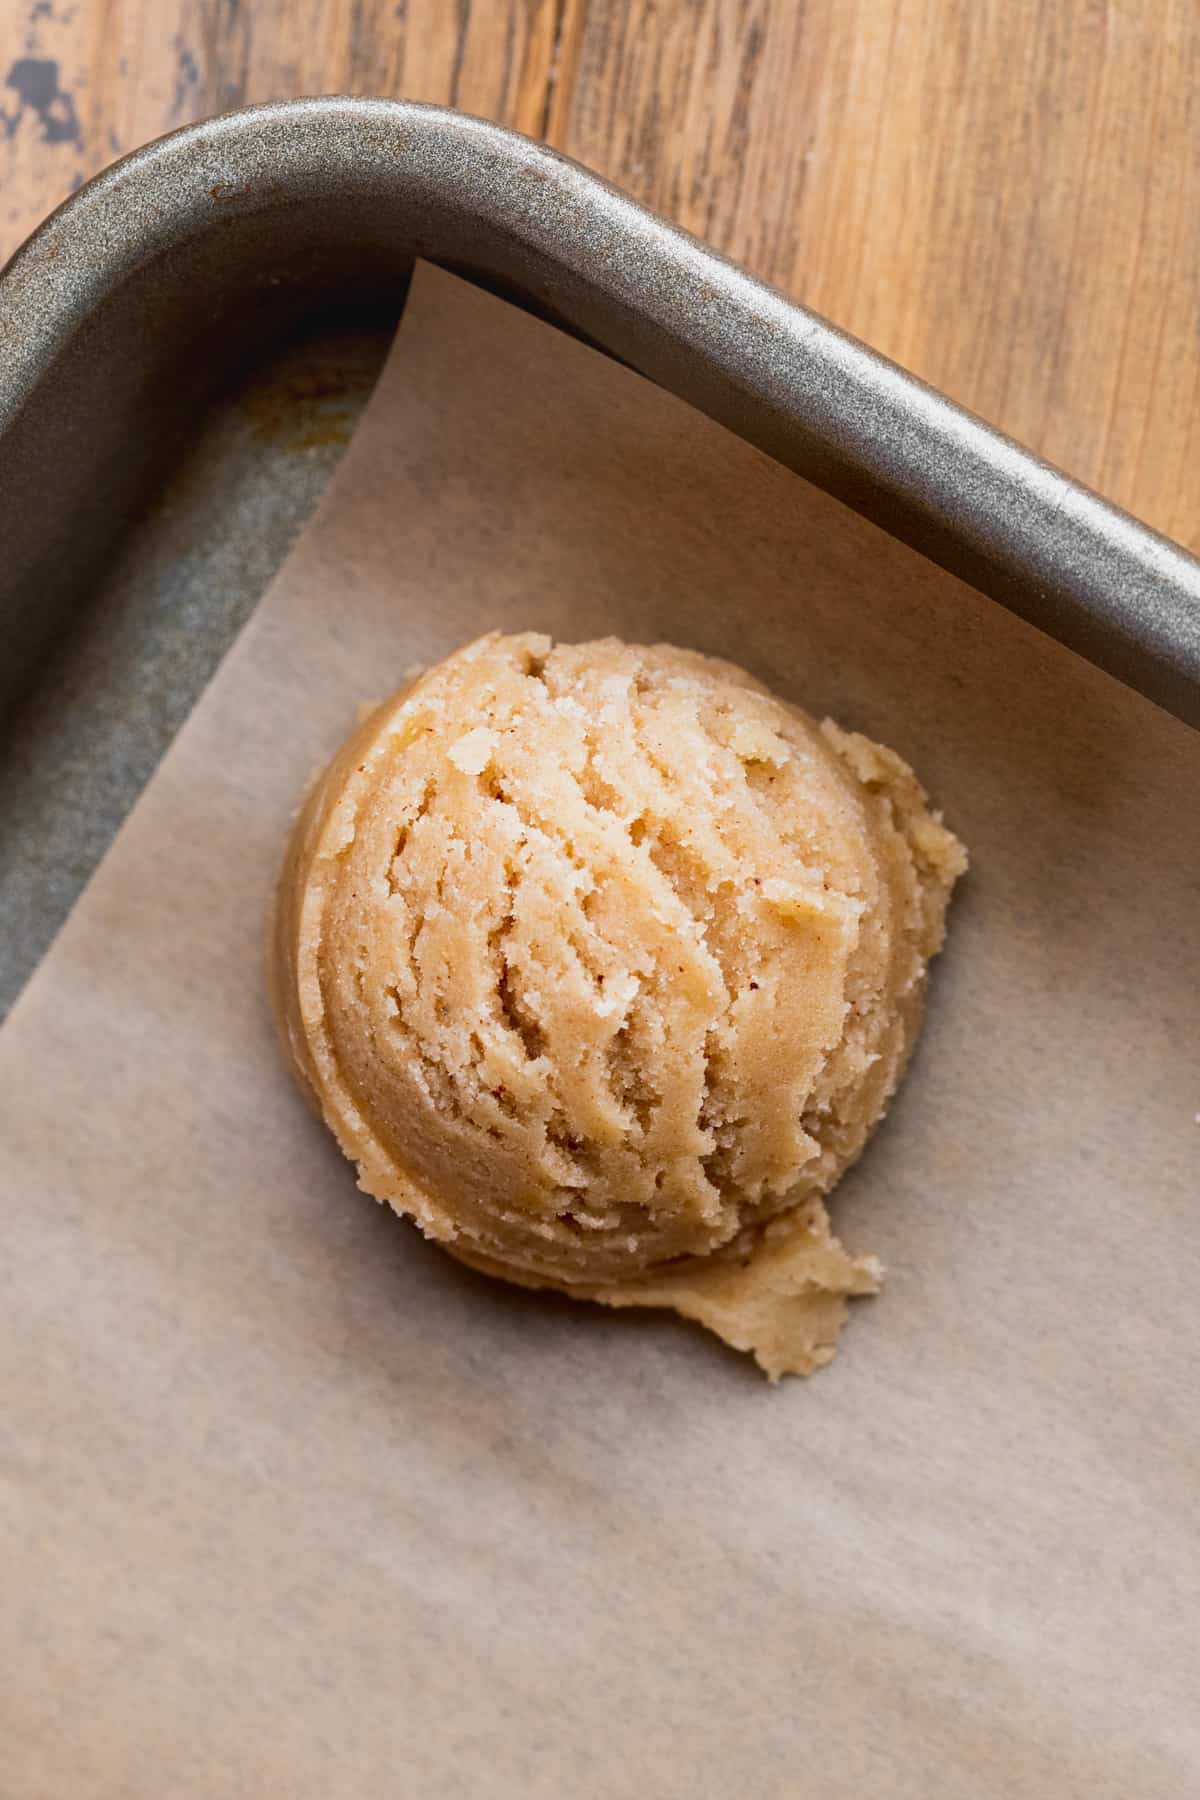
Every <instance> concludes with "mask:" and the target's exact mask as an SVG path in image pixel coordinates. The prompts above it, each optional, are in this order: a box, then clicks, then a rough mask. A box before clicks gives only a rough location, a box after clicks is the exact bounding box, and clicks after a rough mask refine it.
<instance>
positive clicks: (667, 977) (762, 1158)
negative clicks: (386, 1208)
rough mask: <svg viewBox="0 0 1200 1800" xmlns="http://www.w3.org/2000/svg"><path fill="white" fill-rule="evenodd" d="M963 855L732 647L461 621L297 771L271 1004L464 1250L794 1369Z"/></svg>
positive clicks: (844, 1260)
mask: <svg viewBox="0 0 1200 1800" xmlns="http://www.w3.org/2000/svg"><path fill="white" fill-rule="evenodd" d="M965 866H966V857H965V854H964V852H963V849H962V846H961V845H960V844H959V842H958V840H957V839H956V838H955V837H954V836H953V834H952V833H951V832H950V831H948V830H947V829H946V827H945V826H944V825H943V824H942V823H941V821H940V818H939V817H938V816H937V815H936V814H935V813H932V812H931V811H930V809H929V806H928V803H927V800H926V796H925V794H924V792H923V790H922V789H921V787H920V786H919V784H918V782H917V781H916V779H915V777H914V776H913V774H912V771H911V770H910V769H909V768H908V767H907V765H906V764H905V763H904V762H902V761H901V759H900V758H899V757H898V756H896V755H894V754H893V752H891V751H889V750H885V749H883V748H882V747H880V746H879V745H877V744H874V743H872V742H870V741H869V740H868V739H866V738H863V737H860V736H857V735H855V734H852V733H846V732H843V731H841V730H839V728H838V727H837V726H835V725H833V724H832V723H831V722H829V721H826V723H825V724H824V725H821V726H818V725H817V724H816V722H815V721H814V720H812V719H810V718H809V717H808V716H807V715H806V714H805V713H803V712H801V711H800V710H799V709H798V708H796V707H794V706H790V705H787V704H786V703H784V702H783V701H781V700H779V699H777V698H775V697H774V696H773V695H772V694H770V693H769V692H768V691H767V690H766V689H765V688H763V687H762V686H761V685H760V684H759V683H758V682H756V681H755V680H753V679H752V677H751V676H749V675H747V674H746V673H744V671H742V670H741V669H738V668H735V667H734V666H733V665H731V664H729V663H724V662H718V661H715V660H713V659H711V658H708V657H704V656H700V655H698V654H696V653H694V652H691V651H686V650H678V649H673V648H670V647H668V646H665V645H658V646H655V647H651V648H648V647H644V646H636V645H628V644H624V643H620V642H618V641H616V640H614V639H607V640H604V641H602V642H598V643H590V644H575V645H553V644H552V643H551V641H550V639H549V638H545V637H541V636H537V635H534V634H525V635H521V636H514V637H502V636H499V635H498V634H492V635H491V636H488V637H485V638H481V639H480V640H478V641H477V642H476V643H473V644H470V645H468V646H467V647H466V648H465V649H463V650H460V651H458V652H456V654H454V655H453V656H450V657H448V658H447V659H446V660H445V661H444V662H442V663H440V664H438V665H437V667H435V668H433V669H430V670H428V671H427V672H425V673H424V674H423V675H421V676H420V677H419V679H417V680H416V681H415V682H414V683H413V684H412V685H411V686H410V687H408V688H407V689H404V690H402V691H401V692H400V693H399V694H397V695H396V696H395V697H394V698H393V699H392V700H391V701H388V702H386V703H385V704H384V705H383V706H382V707H379V708H378V709H376V710H375V711H374V712H373V713H372V714H371V716H370V718H369V719H367V720H365V721H364V722H363V723H362V724H361V725H360V727H359V729H358V731H357V732H356V733H355V735H354V736H353V737H352V738H351V739H350V741H349V742H348V743H347V744H346V746H345V747H344V748H343V750H342V751H341V752H340V753H339V755H338V756H336V757H335V758H334V760H333V762H332V763H331V764H330V766H329V768H328V769H327V770H326V772H325V774H324V775H323V776H322V777H321V778H320V780H319V781H318V782H317V784H316V786H315V787H314V789H313V790H312V792H311V793H310V795H309V797H308V800H307V803H306V804H305V806H304V808H303V811H302V812H301V814H300V817H299V819H298V820H297V823H296V826H295V829H294V832H293V836H292V841H291V845H290V848H289V851H288V855H287V858H286V862H285V866H284V869H283V872H282V876H281V879H280V886H279V893H278V899H277V905H276V915H275V926H274V938H273V982H274V990H275V1001H276V1008H277V1012H278V1016H279V1021H280V1026H281V1030H282V1034H283V1038H284V1042H285V1046H286V1049H287V1052H288V1055H289V1058H290V1060H291V1062H292V1064H293V1066H294V1068H295V1070H296V1072H297V1073H298V1075H299V1077H300V1079H301V1081H302V1083H303V1085H304V1086H305V1088H306V1089H307V1090H308V1092H309V1094H310V1096H311V1098H312V1100H313V1101H314V1102H315V1104H316V1106H317V1108H318V1110H319V1111H320V1113H321V1115H322V1116H323V1117H324V1119H325V1121H326V1123H327V1124H328V1125H329V1127H330V1129H331V1130H332V1131H333V1132H334V1134H335V1136H336V1137H337V1140H338V1142H339V1144H340V1145H341V1147H342V1149H343V1151H344V1152H345V1153H346V1155H347V1156H348V1157H350V1158H351V1159H352V1160H353V1161H354V1162H355V1163H356V1164H357V1166H358V1172H359V1182H360V1185H361V1186H362V1187H363V1188H364V1189H365V1190H366V1191H367V1192H368V1193H369V1194H373V1195H374V1196H375V1197H376V1198H378V1199H380V1200H386V1201H388V1202H389V1203H390V1204H391V1205H392V1206H393V1207H395V1209H396V1210H397V1211H398V1212H401V1213H404V1214H407V1215H408V1216H410V1217H412V1218H413V1219H415V1220H416V1222H417V1223H418V1224H419V1225H420V1226H421V1228H422V1230H423V1231H425V1232H426V1233H427V1235H429V1236H430V1237H432V1238H435V1239H437V1240H438V1241H439V1242H440V1243H442V1244H443V1245H444V1246H445V1247H446V1248H447V1249H448V1250H450V1251H451V1252H452V1253H453V1254H454V1255H456V1256H458V1257H460V1258H461V1259H462V1260H463V1261H464V1262H467V1263H469V1264H471V1265H472V1266H474V1267H476V1268H479V1269H482V1270H484V1271H486V1272H487V1273H490V1274H494V1275H499V1276H503V1277H505V1278H507V1279H508V1280H511V1281H517V1282H520V1283H522V1284H524V1285H527V1286H534V1287H555V1288H560V1289H562V1290H564V1291H565V1292H567V1293H571V1294H574V1295H577V1296H579V1297H581V1298H587V1299H593V1300H599V1301H603V1302H604V1303H606V1304H608V1305H612V1306H669V1307H673V1308H675V1309H676V1310H677V1311H678V1312H680V1313H683V1314H685V1315H686V1316H688V1317H689V1318H693V1319H697V1320H699V1321H700V1322H701V1323H702V1324H704V1325H706V1326H708V1327H709V1329H710V1330H712V1331H714V1332H716V1333H717V1334H718V1335H719V1336H720V1337H722V1338H724V1339H725V1340H726V1342H728V1343H730V1344H732V1345H734V1346H735V1347H736V1348H738V1349H740V1350H748V1351H751V1352H752V1353H753V1354H754V1355H755V1357H756V1358H757V1359H758V1361H759V1363H760V1364H761V1365H762V1367H763V1368H764V1369H765V1370H766V1371H767V1373H768V1374H769V1375H770V1376H771V1377H772V1378H776V1377H778V1376H779V1375H781V1374H784V1373H789V1372H797V1373H802V1374H807V1373H809V1372H810V1371H811V1370H813V1369H814V1368H817V1367H819V1366H820V1365H821V1364H822V1363H824V1362H827V1361H828V1360H829V1358H830V1356H831V1355H832V1354H833V1347H834V1344H835V1341H836V1338H837V1335H838V1332H839V1330H840V1328H841V1325H842V1323H843V1320H844V1317H845V1313H846V1299H847V1297H848V1296H851V1295H855V1294H866V1293H873V1292H874V1291H875V1290H876V1288H877V1286H878V1283H879V1278H880V1270H879V1267H878V1264H877V1263H876V1262H875V1260H874V1259H873V1258H870V1257H866V1258H862V1259H855V1258H853V1257H851V1256H849V1255H848V1254H847V1252H846V1251H845V1250H844V1249H843V1248H842V1246H841V1245H840V1244H839V1243H838V1242H837V1240H836V1239H835V1238H834V1237H833V1236H832V1235H831V1233H830V1230H829V1222H828V1218H827V1215H826V1212H825V1208H824V1205H823V1203H822V1196H824V1195H825V1194H827V1193H828V1191H829V1190H830V1188H832V1187H833V1185H834V1184H835V1182H836V1181H837V1180H838V1178H839V1176H840V1175H841V1174H842V1172H843V1171H844V1170H845V1169H846V1168H847V1167H848V1166H849V1164H850V1163H852V1162H853V1161H854V1159H855V1158H856V1157H857V1156H858V1154H859V1152H860V1151H861V1150H862V1147H863V1145H864V1143H865V1141H866V1139H867V1136H868V1134H869V1132H870V1131H871V1129H872V1127H873V1126H874V1125H875V1124H876V1123H877V1122H878V1120H879V1119H880V1118H881V1117H882V1115H883V1111H884V1108H885V1106H886V1103H887V1100H888V1098H889V1096H890V1095H891V1093H892V1092H893V1090H894V1089H895V1087H896V1084H897V1082H898V1081H899V1079H900V1076H901V1074H902V1072H903V1068H904V1064H905V1061H906V1059H907V1056H908V1053H909V1051H910V1049H911V1047H912V1043H913V1040H914V1037H915V1035H916V1032H917V1029H918V1026H919V1022H920V1016H921V1006H922V1000H923V993H924V986H925V973H926V966H927V963H928V960H929V958H930V957H931V956H932V955H933V954H934V953H935V952H936V951H937V950H938V949H939V947H940V945H941V942H942V936H943V921H944V915H945V910H946V905H947V901H948V899H949V896H950V891H951V889H952V887H953V885H954V882H955V880H956V878H957V877H958V876H959V875H960V874H961V872H962V870H963V869H964V867H965Z"/></svg>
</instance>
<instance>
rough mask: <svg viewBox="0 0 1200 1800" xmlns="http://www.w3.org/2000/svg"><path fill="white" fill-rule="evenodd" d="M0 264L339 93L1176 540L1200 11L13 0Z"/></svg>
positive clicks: (1191, 504)
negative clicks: (703, 252) (864, 357)
mask: <svg viewBox="0 0 1200 1800" xmlns="http://www.w3.org/2000/svg"><path fill="white" fill-rule="evenodd" d="M0 71H4V72H6V73H5V74H4V75H3V76H0V79H3V80H4V81H5V82H6V85H5V86H4V88H3V111H2V123H3V128H4V129H3V141H2V142H0V152H2V158H3V161H2V164H0V251H2V250H6V249H9V248H11V247H13V245H14V244H15V243H16V242H17V241H19V239H20V237H21V236H23V235H24V233H25V232H26V231H27V230H28V229H29V228H30V227H31V226H32V225H33V224H34V223H35V222H36V220H37V219H38V218H39V217H41V216H42V214H44V213H45V212H46V211H47V210H48V209H49V208H50V207H51V206H52V205H54V204H55V203H56V202H57V201H58V200H59V199H60V198H62V196H63V195H64V194H65V193H66V192H67V191H69V190H70V189H71V188H72V187H73V186H76V185H78V183H79V182H80V181H81V180H83V179H84V178H86V176H87V175H89V174H91V173H93V172H94V171H95V170H96V169H97V168H99V167H102V166H103V164H104V163H106V162H108V161H109V160H111V158H112V157H113V156H114V155H117V154H119V153H120V152H121V151H122V150H125V149H128V148H131V147H132V146H133V145H135V144H137V143H139V142H141V141H143V140H145V139H146V138H148V137H152V136H154V135H156V134H157V133H158V132H161V131H164V130H168V129H170V128H171V127H172V126H174V125H178V124H182V123H184V122H186V121H187V120H188V119H192V118H197V117H202V116H204V115H205V114H206V113H210V112H213V111H217V110H219V109H221V108H223V107H229V106H236V105H241V104H244V103H247V102H249V101H253V100H263V99H271V98H277V97H281V96H283V95H287V94H294V93H312V92H329V91H335V90H342V91H350V92H359V93H377V94H404V95H407V96H409V97H412V98H418V99H427V100H441V101H445V102H448V103H449V104H453V105H458V106H462V107H464V108H466V109H468V110H470V111H475V112H480V113H483V114H485V115H487V116H489V117H492V118H497V119H500V120H502V121H504V122H505V123H508V124H513V125H516V126H517V127H518V128H520V129H521V130H524V131H529V132H531V133H533V134H535V135H541V136H545V137H547V138H548V139H549V140H550V141H551V142H553V143H555V144H557V145H558V146H559V147H560V148H563V149H566V150H568V151H569V152H570V153H571V154H573V155H575V156H578V157H580V159H581V160H583V161H584V162H588V163H590V164H591V165H592V166H593V167H595V168H597V169H599V170H600V171H601V172H602V173H604V174H606V175H608V176H609V177H610V178H611V179H613V180H615V181H617V182H618V183H619V184H620V185H621V186H623V187H626V188H628V189H629V190H630V191H631V192H632V193H634V194H635V195H637V196H638V197H639V198H641V199H643V200H646V201H647V202H648V203H649V204H651V205H652V206H654V207H656V208H657V209H658V210H660V211H662V212H665V213H667V214H668V215H670V216H672V217H674V218H676V219H678V220H679V221H680V222H682V223H683V224H685V225H687V226H688V227H690V228H691V229H692V230H694V231H697V232H698V233H699V234H700V235H701V236H703V237H705V238H707V239H708V240H709V241H710V242H711V243H713V244H715V245H716V246H717V247H718V248H720V249H723V250H725V251H726V252H728V253H729V254H731V255H732V256H734V257H736V258H737V259H738V260H739V261H741V262H744V263H745V264H746V265H747V266H748V267H749V268H751V269H752V270H753V271H754V272H755V273H757V274H759V275H762V276H764V277H765V278H766V279H768V280H770V281H773V282H775V283H776V284H778V285H779V286H781V287H782V288H784V289H785V290H786V291H788V292H789V293H792V294H794V295H796V296H797V297H798V298H800V299H803V300H804V301H805V302H806V303H808V304H809V305H812V306H814V307H816V308H817V310H818V311H821V312H823V313H825V314H826V315H827V316H828V317H830V318H833V319H835V320H837V322H838V323H839V324H842V325H845V326H846V327H847V328H848V329H850V330H852V331H855V332H857V333H858V334H859V335H860V336H862V337H864V338H866V339H867V341H868V342H870V343H872V344H874V345H875V346H876V347H877V348H879V349H882V350H884V351H886V352H887V353H888V354H889V355H892V356H894V357H896V358H897V360H899V361H900V362H902V363H904V364H906V366H908V367H909V368H912V369H914V370H916V371H917V372H918V373H919V374H922V375H924V376H925V377H926V378H927V379H929V380H931V381H933V382H934V383H935V384H936V385H937V386H939V387H941V388H943V389H944V390H945V391H946V392H948V393H950V394H952V395H953V396H954V397H955V398H956V399H959V400H961V401H963V402H964V403H965V404H966V405H968V406H971V407H973V408H974V409H975V410H977V411H979V412H981V413H983V414H984V416H985V417H987V418H990V419H992V420H993V421H995V422H996V423H997V424H999V425H1001V426H1002V427H1003V428H1004V429H1006V430H1008V431H1011V432H1012V433H1013V434H1014V435H1015V436H1017V437H1019V438H1021V439H1022V440H1023V441H1024V442H1026V443H1028V444H1030V445H1032V446H1033V447H1034V448H1035V449H1037V450H1039V451H1041V452H1042V453H1043V454H1044V455H1046V456H1048V457H1049V458H1050V459H1051V460H1052V461H1055V462H1058V463H1060V464H1061V465H1062V466H1063V467H1065V468H1067V469H1069V470H1071V472H1072V473H1074V474H1077V475H1079V476H1081V477H1082V478H1083V479H1084V480H1086V481H1089V482H1091V483H1093V484H1094V485H1096V486H1097V487H1099V488H1100V489H1101V491H1102V492H1105V493H1107V494H1108V495H1110V496H1111V497H1112V498H1114V499H1116V500H1118V501H1120V502H1121V503H1122V504H1124V505H1127V506H1129V507H1130V508H1131V509H1132V510H1134V511H1135V512H1138V513H1140V514H1141V515H1142V516H1143V517H1145V518H1147V519H1148V520H1149V521H1150V522H1151V523H1153V524H1156V525H1158V526H1159V527H1160V529H1163V530H1165V531H1168V532H1170V533H1171V534H1172V535H1174V536H1176V537H1179V538H1180V539H1182V540H1183V541H1185V542H1187V543H1189V544H1191V545H1192V546H1193V547H1197V548H1200V426H1198V425H1196V424H1195V422H1194V421H1195V419H1196V413H1197V404H1198V401H1200V392H1198V381H1200V354H1198V352H1200V7H1198V6H1197V5H1196V0H807V3H806V4H803V5H802V4H799V0H491V3H490V4H489V3H488V0H399V3H398V4H397V3H396V0H255V3H254V4H253V5H251V3H250V0H7V4H0Z"/></svg>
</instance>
